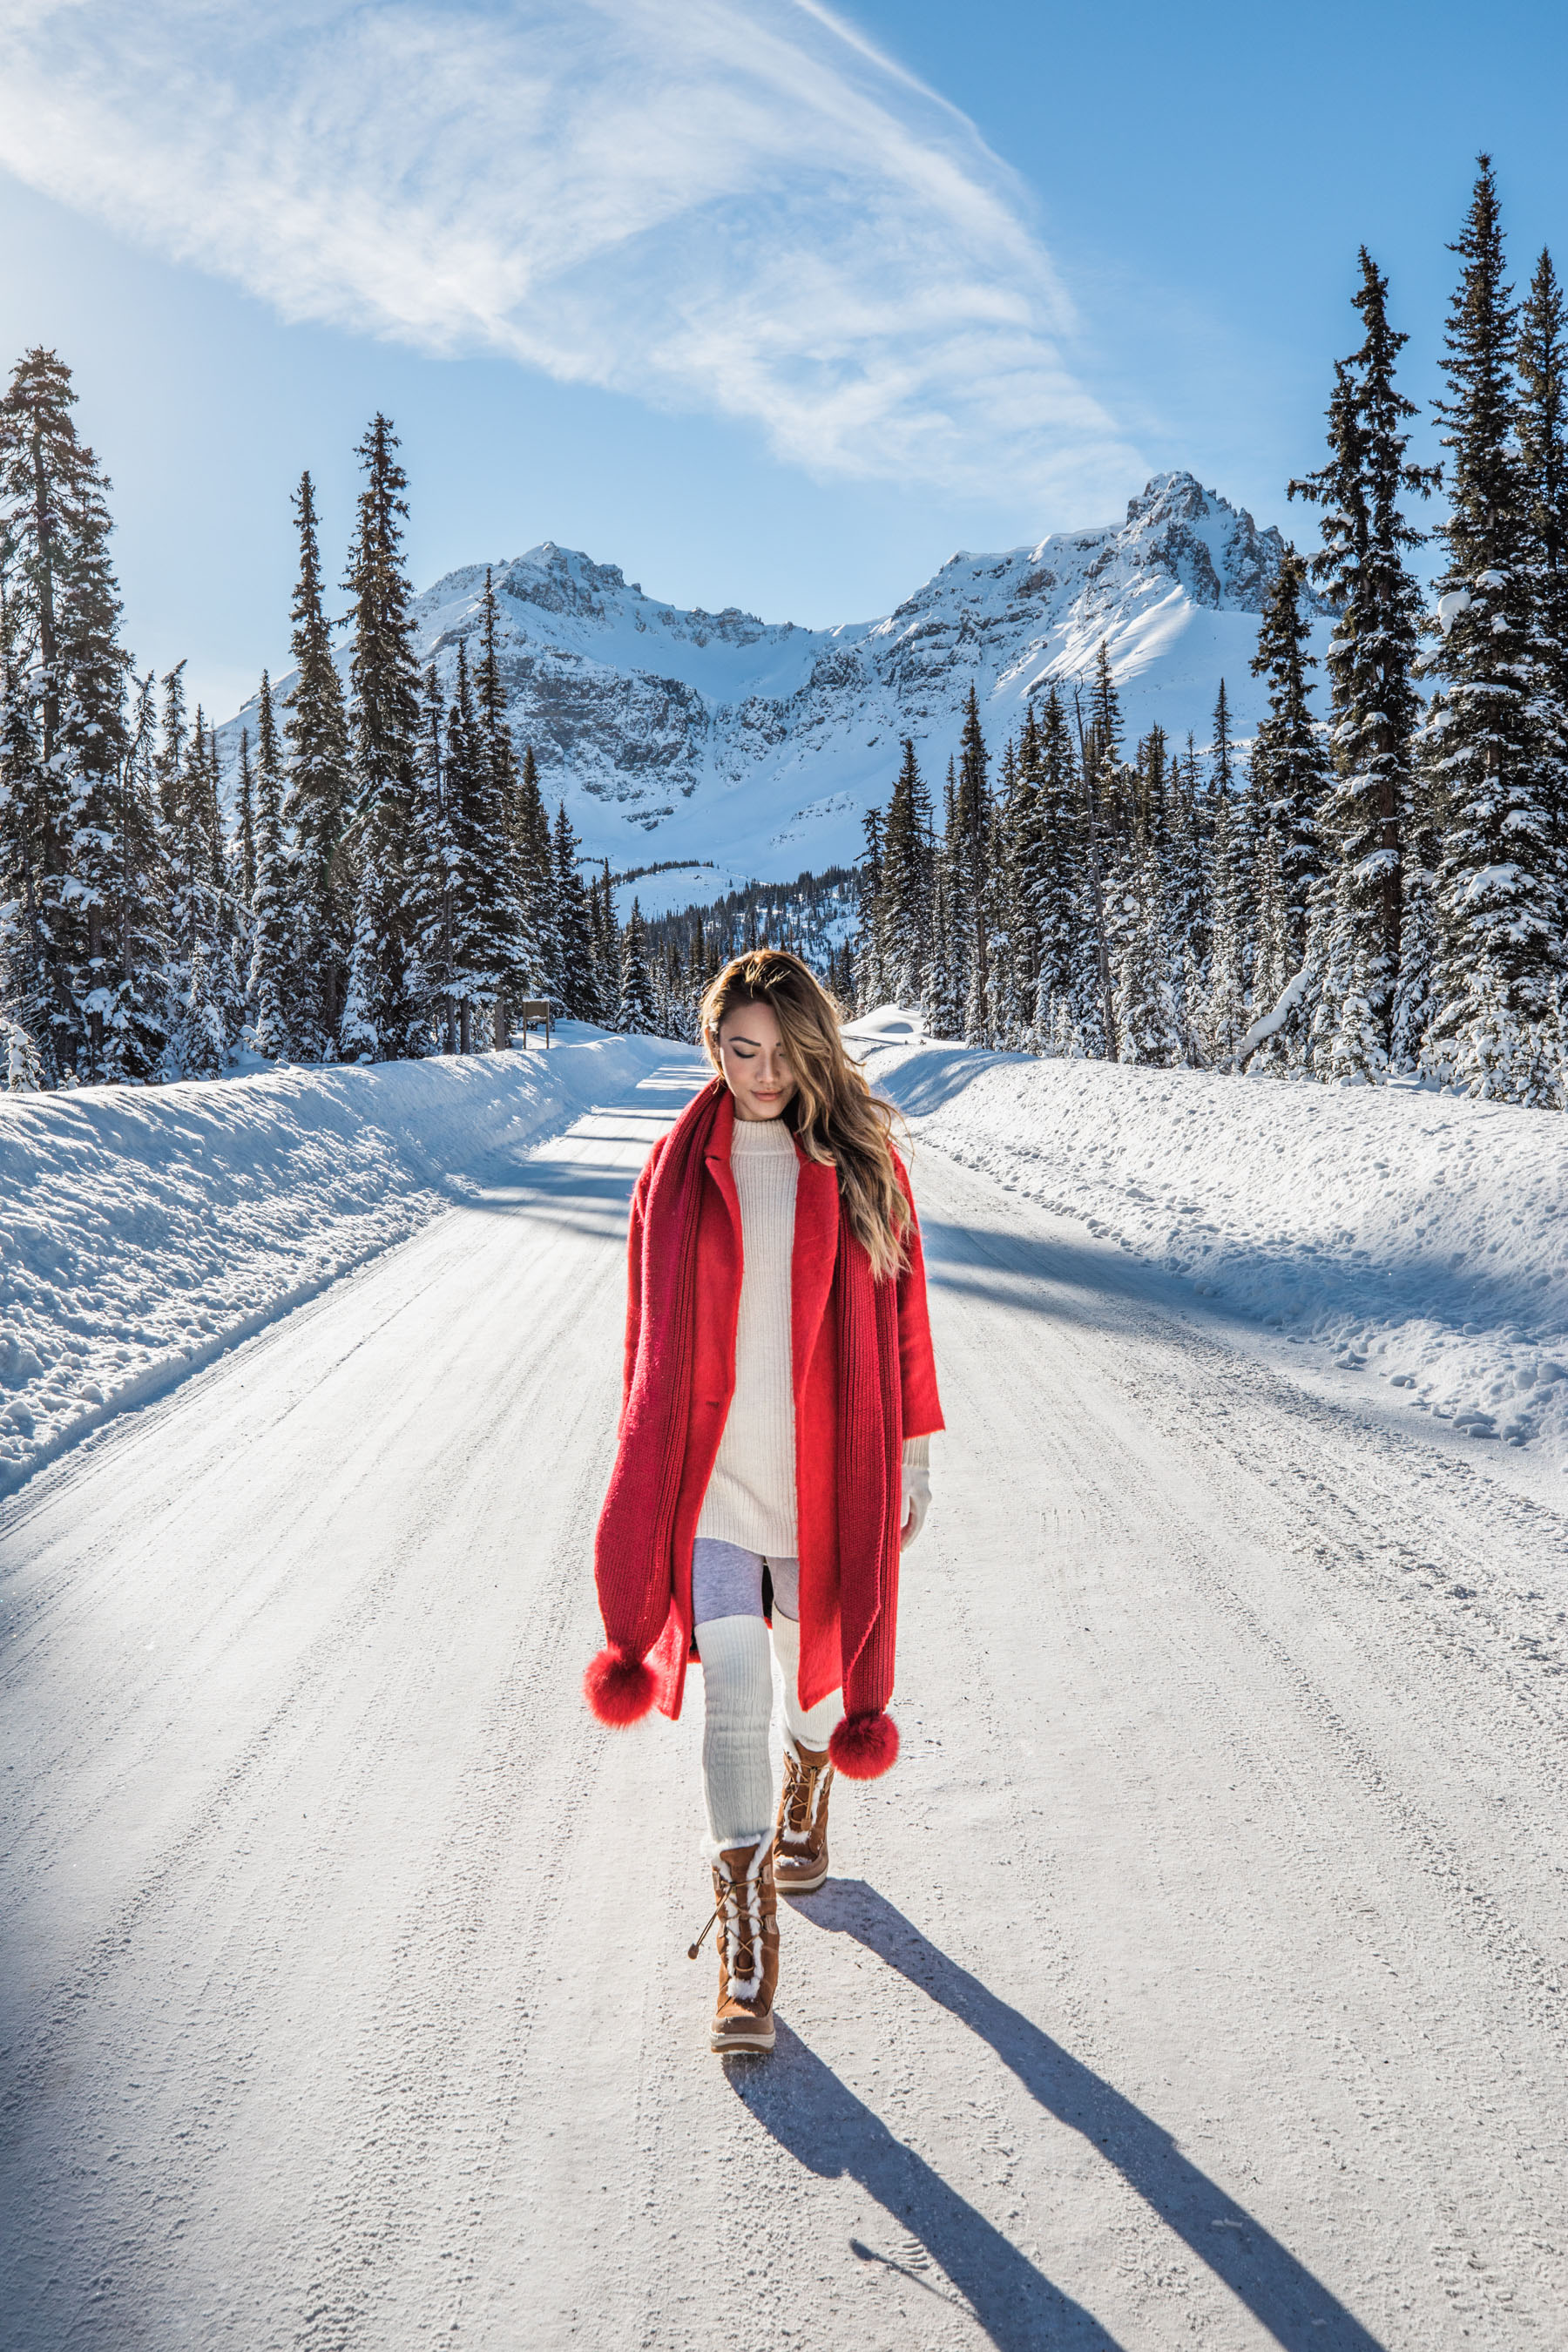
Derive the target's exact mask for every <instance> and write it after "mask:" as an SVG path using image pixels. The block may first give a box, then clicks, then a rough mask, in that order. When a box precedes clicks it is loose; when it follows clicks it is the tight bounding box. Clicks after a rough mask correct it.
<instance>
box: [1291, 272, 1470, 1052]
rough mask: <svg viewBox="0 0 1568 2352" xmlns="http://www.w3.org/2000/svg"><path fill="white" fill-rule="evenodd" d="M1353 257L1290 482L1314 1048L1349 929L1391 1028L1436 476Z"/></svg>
mask: <svg viewBox="0 0 1568 2352" xmlns="http://www.w3.org/2000/svg"><path fill="white" fill-rule="evenodd" d="M1359 259H1360V267H1361V285H1360V287H1359V289H1358V290H1357V292H1356V293H1355V295H1354V296H1353V297H1352V301H1353V306H1354V308H1355V310H1357V311H1358V312H1359V313H1360V316H1361V320H1362V326H1363V341H1362V343H1361V345H1360V347H1359V349H1358V350H1356V351H1355V352H1352V355H1351V357H1350V358H1349V359H1348V360H1342V361H1339V362H1336V364H1335V368H1334V390H1333V394H1332V397H1331V400H1330V403H1329V408H1328V424H1329V436H1328V438H1329V456H1328V459H1327V462H1326V463H1325V464H1324V465H1322V466H1321V467H1319V469H1318V470H1317V472H1316V473H1314V474H1310V475H1307V476H1305V477H1304V478H1300V479H1299V480H1296V481H1293V482H1291V484H1290V485H1289V494H1290V496H1291V497H1292V498H1302V499H1309V500H1310V501H1311V502H1312V503H1313V504H1315V505H1316V506H1318V507H1319V508H1320V509H1321V536H1322V542H1323V544H1322V548H1321V551H1320V552H1319V553H1318V554H1317V555H1315V556H1313V557H1312V558H1311V559H1310V562H1309V565H1308V570H1309V572H1310V574H1311V577H1312V579H1313V580H1314V581H1315V582H1316V583H1317V584H1318V586H1319V587H1320V588H1321V590H1322V591H1323V592H1324V593H1325V594H1326V596H1327V598H1328V601H1329V603H1330V604H1331V606H1332V607H1333V609H1334V612H1335V615H1336V618H1335V622H1334V628H1333V634H1332V635H1331V639H1330V641H1329V649H1328V655H1327V660H1326V667H1327V669H1328V673H1329V686H1330V695H1331V703H1332V709H1333V725H1332V731H1331V754H1332V760H1333V767H1334V776H1333V781H1332V783H1331V787H1330V789H1329V791H1328V792H1327V793H1326V794H1325V797H1324V801H1323V803H1322V807H1321V816H1320V835H1321V841H1322V848H1323V866H1324V883H1323V887H1324V891H1325V893H1326V894H1327V893H1331V895H1332V898H1333V907H1334V912H1333V916H1332V918H1331V921H1330V923H1329V927H1328V932H1327V937H1328V939H1329V940H1330V941H1331V945H1330V946H1329V947H1328V948H1327V949H1326V951H1325V952H1326V960H1325V963H1324V967H1323V969H1324V973H1325V977H1326V979H1328V980H1330V981H1331V983H1332V1001H1331V1003H1330V1004H1329V1006H1328V1007H1327V1008H1326V1009H1325V1012H1324V1015H1323V1018H1322V1020H1321V1021H1320V1020H1319V1018H1318V1015H1317V1013H1315V1012H1314V1014H1313V1026H1314V1033H1315V1034H1318V1035H1319V1036H1320V1037H1321V1040H1322V1042H1323V1045H1324V1051H1325V1054H1326V1053H1327V1049H1328V1040H1329V1038H1331V1037H1332V1036H1333V1035H1334V1034H1338V1030H1339V1025H1340V1008H1341V1006H1342V1003H1343V1002H1344V996H1343V991H1344V990H1345V989H1348V988H1350V987H1351V986H1352V983H1353V982H1354V981H1355V973H1356V971H1357V969H1358V963H1357V942H1358V941H1359V942H1360V943H1361V946H1362V947H1363V949H1364V953H1362V954H1361V956H1360V962H1359V969H1360V971H1361V972H1362V975H1363V981H1364V982H1365V986H1366V989H1367V991H1368V997H1367V1001H1368V1002H1369V1003H1370V1004H1371V1006H1372V1009H1373V1022H1374V1026H1375V1027H1376V1029H1377V1034H1378V1037H1379V1040H1380V1042H1381V1045H1383V1047H1384V1049H1386V1046H1387V1043H1388V1039H1389V1036H1390V1034H1391V1028H1392V1019H1393V1005H1394V992H1395V988H1396V985H1397V981H1398V973H1399V959H1400V936H1401V926H1402V922H1403V913H1404V895H1405V893H1404V866H1405V848H1406V834H1407V830H1408V824H1409V814H1410V804H1411V798H1412V738H1413V735H1414V732H1415V723H1416V719H1417V717H1418V714H1419V700H1418V697H1417V694H1416V690H1415V683H1414V670H1415V646H1416V637H1417V632H1418V629H1419V625H1420V611H1421V591H1420V588H1419V585H1418V583H1416V581H1415V578H1414V577H1413V575H1412V573H1411V572H1410V570H1409V567H1408V565H1407V563H1406V562H1405V557H1406V555H1407V553H1408V552H1409V551H1410V550H1412V549H1414V548H1416V547H1420V546H1422V545H1423V544H1424V543H1425V540H1424V534H1423V533H1422V532H1420V531H1418V530H1415V529H1414V528H1413V527H1412V526H1411V525H1410V523H1409V522H1408V521H1407V520H1405V512H1404V508H1403V504H1402V501H1403V500H1404V499H1405V498H1407V497H1417V498H1426V497H1428V496H1429V495H1430V494H1431V491H1432V489H1433V488H1435V486H1436V481H1437V478H1438V477H1437V474H1436V469H1435V468H1432V467H1421V466H1415V465H1412V464H1411V463H1410V461H1409V459H1408V457H1407V456H1406V451H1407V449H1408V446H1409V436H1408V434H1407V433H1406V432H1405V430H1404V427H1405V423H1406V420H1407V419H1408V418H1410V417H1412V416H1414V415H1415V406H1414V404H1412V403H1411V402H1410V401H1408V400H1406V399H1405V397H1404V395H1403V394H1401V393H1400V392H1399V391H1398V390H1397V389H1396V387H1395V383H1394V370H1395V365H1396V362H1397V361H1398V357H1399V353H1400V352H1401V351H1402V350H1403V348H1404V346H1405V342H1406V341H1407V340H1408V338H1407V337H1405V335H1403V334H1399V333H1396V332H1395V331H1394V328H1393V327H1391V326H1390V324H1389V320H1388V280H1387V278H1384V275H1383V273H1382V272H1381V271H1380V270H1379V269H1378V268H1377V267H1376V265H1375V263H1374V262H1373V259H1372V257H1371V255H1370V254H1369V253H1368V252H1367V250H1366V248H1365V247H1364V246H1363V247H1362V249H1361V253H1360V257H1359ZM1341 868H1342V869H1345V870H1346V871H1347V872H1348V873H1349V875H1350V877H1352V879H1351V882H1350V885H1349V886H1348V887H1342V885H1341V878H1340V873H1339V870H1338V869H1341ZM1358 1017H1359V1015H1358ZM1373 1059H1374V1060H1375V1057H1373Z"/></svg>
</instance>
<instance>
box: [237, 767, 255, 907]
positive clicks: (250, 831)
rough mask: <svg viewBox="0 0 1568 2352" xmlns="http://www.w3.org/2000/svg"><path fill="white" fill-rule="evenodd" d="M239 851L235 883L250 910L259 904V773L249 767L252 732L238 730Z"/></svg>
mask: <svg viewBox="0 0 1568 2352" xmlns="http://www.w3.org/2000/svg"><path fill="white" fill-rule="evenodd" d="M234 790H235V818H236V823H237V835H238V837H237V842H236V848H237V852H238V858H239V866H238V871H237V875H236V877H235V879H236V881H237V885H238V888H239V895H240V897H241V898H243V899H244V900H245V903H246V905H247V907H251V906H254V905H255V903H256V771H255V770H254V769H253V768H252V766H251V764H250V730H249V728H248V727H242V728H241V729H240V730H239V765H238V768H237V772H236V779H235V788H234Z"/></svg>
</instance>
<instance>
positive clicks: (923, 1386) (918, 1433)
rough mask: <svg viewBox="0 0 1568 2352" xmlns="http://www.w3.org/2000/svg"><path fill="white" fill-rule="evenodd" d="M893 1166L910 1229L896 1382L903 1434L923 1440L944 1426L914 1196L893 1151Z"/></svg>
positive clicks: (902, 1277) (902, 1279)
mask: <svg viewBox="0 0 1568 2352" xmlns="http://www.w3.org/2000/svg"><path fill="white" fill-rule="evenodd" d="M893 1166H894V1168H895V1169H896V1171H898V1178H899V1182H900V1185H901V1186H902V1187H903V1193H904V1198H905V1200H906V1201H908V1202H909V1204H910V1226H909V1231H908V1233H907V1234H905V1236H904V1246H905V1250H906V1252H907V1255H908V1257H909V1264H908V1265H906V1266H905V1268H904V1270H903V1272H902V1274H900V1276H899V1380H900V1388H901V1390H902V1391H903V1421H904V1435H905V1436H906V1437H926V1436H929V1435H930V1433H931V1431H932V1430H933V1429H944V1428H945V1427H946V1426H947V1424H946V1423H945V1422H944V1421H943V1420H942V1399H941V1398H940V1397H939V1396H938V1394H937V1391H936V1360H935V1358H934V1356H933V1355H932V1353H931V1318H930V1317H929V1315H928V1313H927V1311H926V1265H925V1252H924V1250H923V1248H922V1247H921V1228H920V1220H919V1218H918V1217H917V1216H916V1214H915V1197H914V1194H913V1193H912V1192H910V1179H909V1173H908V1171H907V1170H906V1169H905V1166H904V1163H903V1161H902V1160H900V1157H899V1155H898V1153H897V1152H896V1151H895V1152H894V1154H893Z"/></svg>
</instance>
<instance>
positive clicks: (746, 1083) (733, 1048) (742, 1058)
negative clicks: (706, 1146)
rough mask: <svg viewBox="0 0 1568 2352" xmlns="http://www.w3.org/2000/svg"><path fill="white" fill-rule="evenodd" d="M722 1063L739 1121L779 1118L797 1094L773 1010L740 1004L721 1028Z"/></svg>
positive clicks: (762, 1005) (720, 1051) (725, 1016)
mask: <svg viewBox="0 0 1568 2352" xmlns="http://www.w3.org/2000/svg"><path fill="white" fill-rule="evenodd" d="M719 1061H720V1066H721V1068H722V1070H723V1072H724V1080H725V1084H726V1085H727V1086H728V1087H729V1089H730V1092H731V1094H732V1095H733V1096H734V1097H735V1117H736V1118H777V1117H778V1116H779V1113H780V1112H781V1111H782V1110H783V1109H784V1106H785V1104H786V1103H787V1102H788V1101H789V1099H790V1097H791V1096H792V1095H793V1094H794V1093H795V1078H794V1076H792V1074H791V1071H790V1066H789V1061H788V1057H787V1056H786V1055H785V1053H784V1040H783V1038H782V1037H781V1036H780V1035H779V1024H778V1020H777V1017H776V1015H775V1014H774V1013H773V1009H772V1007H771V1006H769V1005H766V1004H738V1005H737V1006H736V1007H735V1009H734V1011H733V1012H732V1013H726V1014H725V1015H724V1018H723V1020H722V1021H721V1023H720V1024H719Z"/></svg>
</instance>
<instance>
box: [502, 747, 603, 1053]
mask: <svg viewBox="0 0 1568 2352" xmlns="http://www.w3.org/2000/svg"><path fill="white" fill-rule="evenodd" d="M511 824H512V855H513V858H514V861H515V865H516V871H517V877H518V888H519V891H520V894H521V901H522V922H523V936H524V938H525V939H526V940H528V941H529V942H530V943H531V948H532V951H533V954H534V956H535V958H536V960H537V961H536V963H535V968H534V973H533V980H532V983H531V985H532V992H533V993H534V994H536V995H539V996H547V997H550V998H552V999H553V1000H554V1001H555V1002H557V1003H564V1002H565V1000H566V995H567V985H566V979H565V970H566V966H565V946H564V933H563V929H562V925H563V919H564V918H563V913H562V906H563V900H562V898H561V893H560V888H559V887H558V884H557V879H556V870H555V866H556V861H555V846H554V844H553V842H552V838H551V832H550V818H549V815H548V814H547V812H546V810H545V806H544V797H543V794H542V793H541V791H540V789H539V766H538V762H537V761H536V760H535V759H534V756H533V746H532V744H531V743H528V744H525V745H524V747H523V753H522V766H521V771H520V772H519V775H518V783H517V795H516V799H515V801H514V803H513V805H512V820H511ZM572 877H573V913H572V918H571V919H572V922H573V924H574V926H575V929H574V949H573V952H574V956H575V958H576V962H575V964H574V971H576V972H577V975H578V980H579V981H581V979H582V975H583V974H584V972H586V973H588V974H589V975H590V993H592V987H591V975H592V969H593V953H592V943H591V941H589V943H588V944H587V945H584V941H585V940H588V932H587V921H588V917H587V905H586V898H585V895H584V888H583V881H582V877H581V876H580V874H579V873H578V871H577V847H576V844H575V842H574V844H573V846H572ZM576 1017H577V1018H578V1019H580V1020H595V1021H597V1020H600V1019H602V1018H603V1008H602V1007H600V1006H599V1005H598V1003H597V999H596V998H595V1010H594V1012H593V1013H579V1014H578V1015H577V1016H576Z"/></svg>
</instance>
